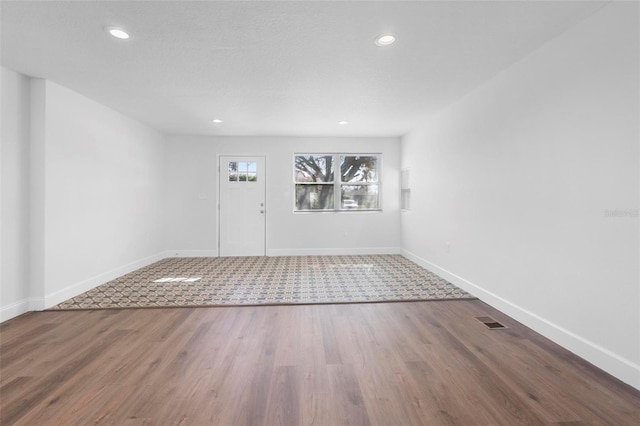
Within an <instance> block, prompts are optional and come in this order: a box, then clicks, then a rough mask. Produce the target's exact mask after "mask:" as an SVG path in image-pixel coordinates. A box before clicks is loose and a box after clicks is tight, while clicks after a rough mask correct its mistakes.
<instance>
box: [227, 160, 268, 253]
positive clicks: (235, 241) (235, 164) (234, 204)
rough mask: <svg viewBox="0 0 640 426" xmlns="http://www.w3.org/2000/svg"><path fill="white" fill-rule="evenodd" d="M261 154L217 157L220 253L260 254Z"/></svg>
mask: <svg viewBox="0 0 640 426" xmlns="http://www.w3.org/2000/svg"><path fill="white" fill-rule="evenodd" d="M264 167H265V159H264V157H243V156H221V157H220V169H219V170H220V173H219V182H220V233H219V235H220V237H219V238H220V256H264V255H265V238H266V220H265V218H266V205H265V204H266V203H265V188H266V185H265V176H266V173H265V170H264Z"/></svg>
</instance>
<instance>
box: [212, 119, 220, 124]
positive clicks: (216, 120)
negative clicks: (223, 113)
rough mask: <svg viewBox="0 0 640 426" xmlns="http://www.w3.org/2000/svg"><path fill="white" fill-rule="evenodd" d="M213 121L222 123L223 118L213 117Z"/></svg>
mask: <svg viewBox="0 0 640 426" xmlns="http://www.w3.org/2000/svg"><path fill="white" fill-rule="evenodd" d="M211 121H213V122H214V123H216V124H220V123H222V120H220V119H219V118H214V119H213V120H211Z"/></svg>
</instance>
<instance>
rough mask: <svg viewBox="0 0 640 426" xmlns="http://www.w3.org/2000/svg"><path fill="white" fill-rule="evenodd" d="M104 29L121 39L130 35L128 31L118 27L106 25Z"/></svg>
mask: <svg viewBox="0 0 640 426" xmlns="http://www.w3.org/2000/svg"><path fill="white" fill-rule="evenodd" d="M105 31H106V32H108V33H109V34H111V35H112V36H113V37H115V38H119V39H121V40H126V39H128V38H129V37H131V36H130V35H129V33H128V32H126V31H125V30H123V29H122V28H118V27H106V28H105Z"/></svg>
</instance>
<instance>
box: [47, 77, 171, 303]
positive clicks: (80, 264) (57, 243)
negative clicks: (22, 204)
mask: <svg viewBox="0 0 640 426" xmlns="http://www.w3.org/2000/svg"><path fill="white" fill-rule="evenodd" d="M44 102H45V116H46V123H45V129H46V130H45V147H44V148H45V185H46V187H45V224H44V232H45V236H44V241H45V247H44V252H45V261H44V267H45V280H46V281H45V289H44V292H45V306H51V305H53V304H55V303H59V302H60V301H62V300H65V299H67V298H68V297H71V296H73V295H75V294H78V293H80V292H82V291H85V290H87V289H89V288H93V287H95V285H97V284H101V283H103V282H105V281H107V280H108V279H111V278H115V277H117V276H118V275H120V274H121V273H122V272H123V271H127V272H128V271H129V270H132V269H135V268H137V267H139V266H141V265H144V264H147V263H149V262H151V261H153V260H156V259H159V258H160V257H161V256H162V255H163V246H162V204H163V203H162V202H163V196H164V170H163V164H164V145H163V143H164V137H163V136H162V135H161V134H160V133H158V132H157V131H155V130H152V129H150V128H148V127H146V126H144V125H142V124H140V123H139V122H137V121H134V120H132V119H130V118H128V117H126V116H124V115H122V114H120V113H118V112H116V111H113V110H111V109H109V108H107V107H105V106H103V105H101V104H98V103H97V102H94V101H92V100H90V99H88V98H86V97H84V96H82V95H79V94H78V93H76V92H73V91H71V90H69V89H66V88H64V87H62V86H59V85H57V84H55V83H52V82H50V81H47V82H46V93H45V99H44Z"/></svg>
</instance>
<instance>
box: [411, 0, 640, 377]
mask: <svg viewBox="0 0 640 426" xmlns="http://www.w3.org/2000/svg"><path fill="white" fill-rule="evenodd" d="M638 48H639V46H638V4H637V3H614V4H610V5H608V6H606V7H605V8H604V9H602V10H601V11H599V12H598V13H597V14H595V15H593V16H591V17H590V18H588V19H587V20H585V21H584V22H582V23H580V24H579V25H577V26H576V27H574V28H573V29H571V30H569V31H567V32H566V33H564V34H562V35H561V36H559V37H558V38H557V39H555V40H553V41H552V42H550V43H548V44H547V45H545V46H543V47H542V48H541V49H539V50H538V51H536V52H534V53H533V54H531V55H530V56H528V57H527V58H525V59H524V60H523V61H521V62H520V63H518V64H516V65H514V66H512V67H511V68H509V69H507V70H506V71H504V72H503V73H501V74H500V75H498V76H497V77H496V78H494V79H493V80H492V81H490V82H489V83H487V84H486V85H484V86H483V87H481V88H479V89H477V90H475V91H474V92H472V93H470V94H469V95H468V96H466V97H465V98H464V99H462V100H461V101H459V102H458V103H456V104H454V105H452V106H451V107H450V108H448V109H447V110H445V111H443V112H441V113H440V114H439V115H437V116H436V117H435V118H432V119H430V120H427V121H425V122H424V123H422V124H421V125H420V126H419V127H418V128H417V129H416V130H414V131H413V132H411V133H410V134H408V135H406V136H405V137H403V138H402V166H403V167H408V168H410V170H411V192H412V200H411V202H412V210H411V211H409V212H403V214H402V215H401V222H402V244H403V249H404V253H405V254H406V255H407V256H408V257H409V258H411V259H414V260H416V261H418V262H419V263H421V264H423V265H425V266H427V267H429V268H430V269H432V270H434V271H436V272H438V273H440V274H441V275H443V276H445V277H446V278H449V279H450V280H452V281H453V282H455V283H456V284H458V285H460V286H461V287H463V288H465V289H467V290H469V291H470V292H472V293H474V294H476V295H477V296H479V297H480V298H482V299H484V300H486V301H487V302H489V303H491V304H492V305H494V306H496V307H497V308H499V309H500V310H502V311H503V312H506V313H507V314H509V315H511V316H512V317H514V318H516V319H518V320H520V321H522V322H523V323H525V324H527V325H529V326H530V327H532V328H534V329H535V330H537V331H539V332H541V333H542V334H544V335H546V336H548V337H550V338H551V339H552V340H554V341H556V342H558V343H560V344H562V345H563V346H565V347H566V348H568V349H570V350H572V351H573V352H575V353H577V354H578V355H580V356H582V357H584V358H586V359H587V360H589V361H591V362H592V363H594V364H595V365H598V366H599V367H601V368H603V369H604V370H606V371H609V372H610V373H612V374H614V375H616V376H617V377H619V378H621V379H622V380H624V381H626V382H627V383H630V384H632V385H634V386H635V387H638V388H640V368H639V366H640V290H639V287H640V285H639V283H640V277H639V259H640V253H639V249H638V241H639V238H638V237H639V226H638V222H639V220H638V207H639V192H640V191H639V190H640V187H639V185H640V183H639V167H638V165H639V162H638V160H639V144H638V141H639V140H640V137H639V128H638V117H639V116H640V108H639V96H638V94H639V84H638V80H639V79H638V75H639V68H638V52H639V50H638ZM447 244H449V250H447Z"/></svg>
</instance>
